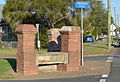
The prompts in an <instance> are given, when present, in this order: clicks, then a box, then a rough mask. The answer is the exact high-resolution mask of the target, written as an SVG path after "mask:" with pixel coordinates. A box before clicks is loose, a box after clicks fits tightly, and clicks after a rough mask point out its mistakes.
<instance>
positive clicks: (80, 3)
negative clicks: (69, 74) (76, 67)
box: [74, 1, 90, 66]
mask: <svg viewBox="0 0 120 82" xmlns="http://www.w3.org/2000/svg"><path fill="white" fill-rule="evenodd" d="M74 5H75V7H76V8H80V9H81V31H82V36H81V40H82V42H81V51H82V52H81V58H82V60H81V65H82V66H83V65H84V56H83V8H90V5H89V2H88V1H76V2H75V4H74Z"/></svg>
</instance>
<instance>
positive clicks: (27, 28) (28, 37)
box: [16, 24, 38, 75]
mask: <svg viewBox="0 0 120 82" xmlns="http://www.w3.org/2000/svg"><path fill="white" fill-rule="evenodd" d="M16 32H17V37H18V51H17V72H18V73H21V74H24V75H36V74H38V68H37V66H36V55H35V49H34V48H35V34H36V29H35V27H34V25H26V24H24V25H21V26H19V27H18V28H17V29H16Z"/></svg>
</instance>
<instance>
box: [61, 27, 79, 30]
mask: <svg viewBox="0 0 120 82" xmlns="http://www.w3.org/2000/svg"><path fill="white" fill-rule="evenodd" d="M60 31H80V27H76V26H63V27H62V28H61V30H60Z"/></svg>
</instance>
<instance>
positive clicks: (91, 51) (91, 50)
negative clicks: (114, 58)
mask: <svg viewBox="0 0 120 82" xmlns="http://www.w3.org/2000/svg"><path fill="white" fill-rule="evenodd" d="M87 44H89V45H87ZM87 44H86V43H85V44H84V48H87V47H88V46H92V45H94V42H93V43H87ZM106 52H108V49H107V45H106V42H104V43H102V44H100V45H98V46H96V47H91V48H89V49H87V50H84V54H85V55H94V54H104V53H106Z"/></svg>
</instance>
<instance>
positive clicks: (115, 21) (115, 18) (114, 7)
mask: <svg viewBox="0 0 120 82" xmlns="http://www.w3.org/2000/svg"><path fill="white" fill-rule="evenodd" d="M114 16H115V25H116V7H114Z"/></svg>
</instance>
